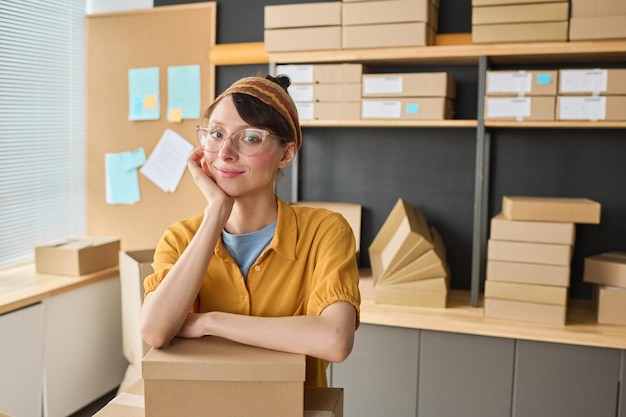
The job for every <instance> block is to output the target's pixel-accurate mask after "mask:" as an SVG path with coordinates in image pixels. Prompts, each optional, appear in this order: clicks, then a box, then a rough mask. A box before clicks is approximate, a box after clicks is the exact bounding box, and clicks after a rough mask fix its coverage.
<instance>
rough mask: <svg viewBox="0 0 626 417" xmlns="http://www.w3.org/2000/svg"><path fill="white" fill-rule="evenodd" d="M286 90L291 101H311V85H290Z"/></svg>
mask: <svg viewBox="0 0 626 417" xmlns="http://www.w3.org/2000/svg"><path fill="white" fill-rule="evenodd" d="M287 90H288V91H289V95H290V96H291V98H292V99H293V101H313V85H298V84H296V85H290V86H289V88H288V89H287Z"/></svg>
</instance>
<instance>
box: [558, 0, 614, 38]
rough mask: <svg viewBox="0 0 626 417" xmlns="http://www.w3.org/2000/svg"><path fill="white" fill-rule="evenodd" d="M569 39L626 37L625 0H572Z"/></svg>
mask: <svg viewBox="0 0 626 417" xmlns="http://www.w3.org/2000/svg"><path fill="white" fill-rule="evenodd" d="M569 39H570V40H572V41H578V40H585V39H626V2H625V1H623V0H593V1H591V0H572V13H571V17H570V27H569Z"/></svg>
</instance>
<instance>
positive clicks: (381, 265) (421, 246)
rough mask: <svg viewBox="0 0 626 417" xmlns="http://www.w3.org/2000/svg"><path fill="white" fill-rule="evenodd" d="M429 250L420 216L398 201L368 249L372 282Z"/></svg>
mask: <svg viewBox="0 0 626 417" xmlns="http://www.w3.org/2000/svg"><path fill="white" fill-rule="evenodd" d="M432 248H433V242H432V237H431V235H430V230H429V228H428V224H427V223H426V219H425V218H424V215H423V214H422V213H421V212H420V211H419V210H417V209H416V208H415V207H413V206H412V205H411V204H409V203H407V202H406V201H404V200H403V199H401V198H400V199H398V201H397V202H396V204H395V205H394V207H393V209H392V210H391V212H390V213H389V215H388V216H387V219H386V220H385V222H384V223H383V225H382V227H381V228H380V230H379V231H378V233H377V234H376V236H375V237H374V240H373V241H372V243H371V244H370V246H369V248H368V252H369V256H370V264H371V268H372V276H373V277H374V280H377V279H378V278H379V277H382V276H383V274H386V273H391V272H393V271H395V270H398V269H400V268H402V267H403V266H405V265H407V264H408V263H409V262H410V261H411V260H413V259H415V258H416V257H419V256H420V255H422V254H424V253H426V252H427V251H428V250H429V249H432Z"/></svg>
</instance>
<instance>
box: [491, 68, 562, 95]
mask: <svg viewBox="0 0 626 417" xmlns="http://www.w3.org/2000/svg"><path fill="white" fill-rule="evenodd" d="M558 79H559V72H558V71H557V70H529V71H526V70H519V71H507V70H496V71H487V83H486V86H485V89H486V93H485V94H486V95H487V96H509V97H510V96H513V95H516V96H556V93H557V86H558Z"/></svg>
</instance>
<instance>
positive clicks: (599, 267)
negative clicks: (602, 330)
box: [583, 251, 626, 326]
mask: <svg viewBox="0 0 626 417" xmlns="http://www.w3.org/2000/svg"><path fill="white" fill-rule="evenodd" d="M583 280H584V281H585V282H589V283H592V284H594V285H595V290H596V309H597V315H598V323H603V324H619V325H622V326H625V325H626V252H618V251H613V252H606V253H602V254H600V255H594V256H589V257H587V258H585V269H584V273H583Z"/></svg>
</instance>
